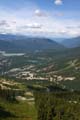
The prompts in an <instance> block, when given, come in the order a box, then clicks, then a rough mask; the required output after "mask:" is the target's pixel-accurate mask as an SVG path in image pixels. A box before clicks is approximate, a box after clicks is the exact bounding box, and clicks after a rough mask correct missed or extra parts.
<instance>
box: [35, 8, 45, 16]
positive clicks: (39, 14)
mask: <svg viewBox="0 0 80 120" xmlns="http://www.w3.org/2000/svg"><path fill="white" fill-rule="evenodd" d="M35 15H36V16H38V17H45V16H46V14H45V13H44V12H43V11H41V10H39V9H36V10H35Z"/></svg>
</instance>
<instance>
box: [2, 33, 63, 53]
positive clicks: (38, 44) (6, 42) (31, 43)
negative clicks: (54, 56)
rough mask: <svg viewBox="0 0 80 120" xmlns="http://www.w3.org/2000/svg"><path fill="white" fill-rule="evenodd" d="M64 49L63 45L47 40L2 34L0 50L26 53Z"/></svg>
mask: <svg viewBox="0 0 80 120" xmlns="http://www.w3.org/2000/svg"><path fill="white" fill-rule="evenodd" d="M63 48H64V46H63V45H61V44H59V43H57V42H55V41H53V40H51V39H47V38H38V37H27V36H19V35H10V34H5V35H4V34H0V50H4V51H10V52H11V51H16V52H19V51H20V52H26V51H41V50H44V49H45V50H46V49H56V50H60V49H63Z"/></svg>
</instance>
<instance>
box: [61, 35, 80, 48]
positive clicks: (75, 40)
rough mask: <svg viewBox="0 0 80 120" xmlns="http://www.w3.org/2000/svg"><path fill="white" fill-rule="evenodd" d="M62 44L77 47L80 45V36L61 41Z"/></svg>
mask: <svg viewBox="0 0 80 120" xmlns="http://www.w3.org/2000/svg"><path fill="white" fill-rule="evenodd" d="M61 44H62V45H64V46H65V47H68V48H75V47H79V46H80V36H79V37H76V38H71V39H66V40H63V41H62V42H61Z"/></svg>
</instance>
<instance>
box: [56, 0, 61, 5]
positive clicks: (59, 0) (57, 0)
mask: <svg viewBox="0 0 80 120" xmlns="http://www.w3.org/2000/svg"><path fill="white" fill-rule="evenodd" d="M54 4H55V5H62V4H63V1H62V0H55V2H54Z"/></svg>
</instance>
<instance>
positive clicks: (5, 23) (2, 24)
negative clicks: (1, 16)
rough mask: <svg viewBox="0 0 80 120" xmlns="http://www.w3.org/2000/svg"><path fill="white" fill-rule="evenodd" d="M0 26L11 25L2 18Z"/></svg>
mask: <svg viewBox="0 0 80 120" xmlns="http://www.w3.org/2000/svg"><path fill="white" fill-rule="evenodd" d="M0 27H9V24H8V22H7V21H6V20H1V21H0Z"/></svg>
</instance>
